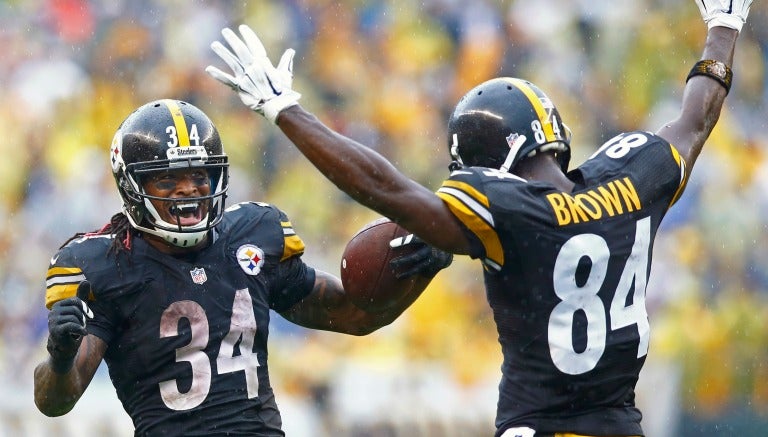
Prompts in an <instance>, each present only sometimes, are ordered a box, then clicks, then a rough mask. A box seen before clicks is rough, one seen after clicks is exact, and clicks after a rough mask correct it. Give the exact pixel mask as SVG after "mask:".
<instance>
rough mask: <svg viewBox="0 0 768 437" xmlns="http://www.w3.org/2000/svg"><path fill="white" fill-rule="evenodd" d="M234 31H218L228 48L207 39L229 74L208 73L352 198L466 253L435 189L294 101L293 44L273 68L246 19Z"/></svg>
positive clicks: (213, 69)
mask: <svg viewBox="0 0 768 437" xmlns="http://www.w3.org/2000/svg"><path fill="white" fill-rule="evenodd" d="M238 29H239V31H240V35H239V36H238V35H237V34H236V33H235V32H234V31H232V30H231V29H229V28H225V29H222V36H223V38H224V40H225V42H226V44H227V45H228V46H229V47H227V45H224V44H223V43H221V42H220V41H214V42H213V43H212V44H211V49H213V51H214V52H215V53H216V54H218V55H219V57H220V58H221V59H222V60H223V61H224V63H225V64H227V66H228V67H229V70H230V71H231V73H230V72H225V71H222V70H220V69H219V68H218V67H216V66H213V65H209V66H208V67H207V68H206V69H205V71H207V72H208V74H210V75H211V76H212V77H213V78H214V79H216V80H217V81H219V82H221V83H222V84H224V85H226V86H227V87H229V88H231V89H232V90H234V91H236V92H237V93H238V95H239V96H240V99H241V100H242V102H243V104H245V105H246V106H247V107H248V108H250V109H251V110H253V111H255V112H257V113H259V114H261V115H263V116H264V117H265V118H266V119H267V120H269V122H270V123H274V124H277V125H279V127H280V129H282V131H283V133H285V135H286V136H287V137H288V138H289V139H290V140H291V141H292V142H293V143H294V144H295V145H296V146H297V147H298V148H299V150H300V151H301V152H302V153H303V154H304V155H305V156H306V157H307V158H308V159H309V160H310V161H311V162H312V164H314V165H315V167H317V169H318V170H320V172H321V173H323V175H325V177H327V178H328V179H329V180H331V182H333V183H334V184H336V186H337V187H339V188H340V189H341V190H342V191H344V192H346V193H347V194H349V195H350V196H351V197H352V198H354V199H355V200H357V201H358V202H359V203H361V204H363V205H365V206H367V207H368V208H371V209H373V210H374V211H376V212H378V213H380V214H382V215H384V216H386V217H389V218H390V219H392V221H394V222H396V223H398V224H399V225H401V226H403V227H404V228H406V229H408V230H409V231H410V232H413V233H414V234H416V235H418V236H419V237H421V238H422V239H423V240H424V241H426V242H427V243H429V244H431V245H432V246H435V247H437V248H439V249H442V250H445V251H448V252H452V253H458V254H467V253H469V241H468V240H467V238H466V237H465V236H464V234H463V232H461V229H460V225H459V222H458V221H457V220H456V219H455V218H454V216H453V214H452V213H451V212H450V210H449V209H448V207H447V206H446V205H445V204H443V201H442V200H440V198H439V197H437V195H435V193H433V192H431V191H430V190H428V189H427V188H425V187H423V186H421V185H420V184H418V183H416V182H415V181H413V180H411V179H410V178H408V177H406V176H405V175H403V174H402V173H400V172H399V171H398V170H397V169H396V168H395V167H394V166H393V165H392V164H391V163H390V162H389V161H387V160H386V159H385V158H384V157H383V156H381V155H379V154H378V153H376V152H375V151H373V150H371V149H370V148H368V147H365V146H363V145H361V144H358V143H357V142H355V141H353V140H351V139H349V138H347V137H345V136H343V135H341V134H339V133H337V132H334V131H333V130H331V129H329V128H328V127H327V126H325V125H324V124H322V123H321V122H320V121H319V120H317V118H315V117H314V116H313V115H312V114H310V113H308V112H306V111H304V110H303V109H302V108H301V107H300V106H299V105H298V100H299V98H300V97H301V94H299V93H298V92H296V91H295V90H293V88H292V84H293V56H294V53H295V52H294V51H293V49H288V50H286V51H285V52H284V53H283V56H282V57H281V58H280V61H279V62H278V64H277V66H276V67H275V66H273V65H272V62H271V61H270V60H269V58H268V57H267V53H266V50H265V48H264V45H263V44H262V43H261V40H260V39H259V37H258V36H257V35H256V33H255V32H254V31H253V30H252V29H251V28H250V27H249V26H247V25H241V26H239V28H238ZM339 80H342V81H343V80H344V78H339ZM425 153H427V151H426V150H425Z"/></svg>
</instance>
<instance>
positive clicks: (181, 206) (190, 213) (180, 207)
mask: <svg viewBox="0 0 768 437" xmlns="http://www.w3.org/2000/svg"><path fill="white" fill-rule="evenodd" d="M168 212H169V213H170V214H171V217H173V218H174V219H175V221H176V224H178V225H181V226H191V225H196V224H198V223H200V221H201V220H202V219H203V208H202V207H201V205H200V203H198V202H190V203H174V204H173V205H171V207H170V208H168Z"/></svg>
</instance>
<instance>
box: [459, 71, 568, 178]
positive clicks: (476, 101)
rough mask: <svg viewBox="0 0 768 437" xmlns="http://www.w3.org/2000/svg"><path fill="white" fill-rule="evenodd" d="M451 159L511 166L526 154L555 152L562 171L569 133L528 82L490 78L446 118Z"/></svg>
mask: <svg viewBox="0 0 768 437" xmlns="http://www.w3.org/2000/svg"><path fill="white" fill-rule="evenodd" d="M448 141H449V147H450V154H451V158H452V159H453V160H454V162H456V163H458V164H459V165H462V166H479V167H489V168H496V169H501V170H503V171H508V170H511V169H513V168H514V167H515V165H516V164H517V163H518V162H520V160H522V159H523V158H525V157H528V156H533V155H535V154H536V153H538V152H542V151H554V152H555V153H557V159H558V161H559V163H560V166H561V168H562V169H563V171H567V170H568V163H569V161H570V157H571V151H570V142H571V132H570V130H569V129H568V127H567V126H566V125H565V124H564V123H563V121H562V119H561V118H560V113H559V112H558V111H557V108H556V107H555V105H554V104H553V103H552V100H550V98H549V97H548V96H547V95H546V94H544V92H543V91H541V90H540V89H539V88H538V87H537V86H536V85H534V84H532V83H531V82H528V81H526V80H522V79H517V78H511V77H504V78H496V79H491V80H488V81H486V82H483V83H481V84H480V85H478V86H476V87H475V88H473V89H471V90H470V91H469V92H468V93H467V94H465V95H464V97H462V98H461V100H459V103H458V104H457V105H456V108H455V109H454V111H453V114H451V117H450V119H449V120H448Z"/></svg>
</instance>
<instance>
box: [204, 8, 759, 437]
mask: <svg viewBox="0 0 768 437" xmlns="http://www.w3.org/2000/svg"><path fill="white" fill-rule="evenodd" d="M696 3H697V5H698V6H699V8H700V11H701V13H702V17H703V18H704V20H705V22H706V23H707V25H708V26H707V27H708V33H707V38H706V42H705V44H704V50H703V54H702V57H701V60H700V61H699V62H697V63H695V65H694V67H693V68H692V69H691V71H690V73H689V75H688V78H687V84H686V86H685V90H684V95H683V99H682V107H681V111H680V114H679V116H678V117H677V118H676V119H674V120H672V121H670V122H668V123H666V124H665V125H664V126H662V127H661V128H660V129H659V130H657V131H656V132H655V133H653V132H647V131H642V130H638V131H632V132H625V133H622V134H620V135H617V136H616V137H614V138H611V139H610V140H608V141H607V142H606V143H605V144H603V145H602V146H601V147H600V148H599V149H597V151H596V152H595V153H594V154H593V155H592V156H591V157H589V159H587V160H586V162H584V163H583V164H581V165H580V166H578V167H576V168H574V169H572V170H570V171H569V170H568V164H569V158H570V147H571V137H570V131H569V129H568V128H567V127H566V125H565V124H564V123H563V120H562V118H561V116H560V114H559V112H558V111H557V109H556V108H555V106H554V104H553V103H552V101H551V100H550V99H549V98H548V97H547V96H546V94H544V93H543V92H542V91H541V90H540V89H539V88H537V87H536V86H535V85H533V84H532V83H530V82H528V81H525V80H521V79H516V78H497V79H493V80H489V81H487V82H484V83H482V84H480V85H478V86H477V87H476V88H474V89H472V90H470V91H469V92H468V93H467V94H466V95H465V96H464V97H463V98H462V99H461V100H460V101H459V103H458V104H457V106H456V108H455V110H454V112H453V114H452V116H451V118H450V120H449V123H448V134H449V135H448V140H449V150H450V156H451V158H452V159H453V163H452V165H451V170H452V172H451V174H450V177H449V178H448V179H447V180H445V181H444V182H443V184H442V186H441V187H440V188H439V190H438V191H437V193H433V192H432V191H430V190H428V189H427V188H425V187H423V186H421V185H419V184H417V183H416V182H414V181H413V180H411V179H409V178H407V177H406V176H404V175H403V174H401V173H400V172H398V171H397V170H396V169H395V168H394V167H393V166H392V165H391V164H390V163H389V162H388V161H386V160H385V159H384V158H383V157H382V156H381V155H379V154H377V153H376V152H374V151H373V150H372V149H370V148H368V147H364V146H362V145H360V144H358V143H356V142H354V141H353V140H350V139H348V138H345V137H344V136H342V135H340V134H338V133H336V132H334V131H332V130H330V129H329V128H328V127H326V126H325V125H323V124H322V123H321V122H320V121H318V120H317V119H316V118H315V117H314V116H313V115H312V114H310V113H308V112H307V111H305V110H304V109H302V108H301V107H300V106H299V105H298V99H299V97H300V95H299V93H297V92H296V91H294V90H293V89H292V80H293V66H292V58H293V54H294V53H293V50H291V49H289V50H287V51H286V52H285V54H284V55H283V57H282V58H281V60H280V62H279V63H278V65H277V67H274V66H273V64H272V63H271V62H270V60H269V59H268V57H267V55H266V52H265V50H264V47H263V46H262V44H261V42H260V41H259V39H258V37H257V36H256V35H255V33H254V32H253V31H252V30H251V29H250V28H248V27H247V26H241V27H240V36H238V35H237V34H235V33H234V32H233V31H231V30H229V29H224V30H223V31H222V35H223V36H224V39H225V41H226V42H227V44H228V45H229V48H227V47H226V46H224V45H223V44H222V43H220V42H218V41H216V42H214V43H213V44H212V45H211V47H212V49H213V50H214V51H215V52H216V53H217V54H218V55H219V56H220V57H221V58H222V59H223V60H224V62H225V63H226V64H227V65H228V66H229V67H230V68H231V70H232V74H229V73H225V72H223V71H221V70H219V69H218V68H217V67H214V66H209V67H208V68H207V69H206V71H208V73H209V74H211V76H213V78H214V79H216V80H218V81H220V82H222V83H224V84H225V85H227V86H229V87H231V88H233V89H234V90H235V91H237V92H238V93H239V95H240V97H241V100H242V101H243V103H244V104H245V105H246V106H248V107H249V108H251V109H252V110H254V111H256V112H257V113H260V114H262V115H264V116H265V117H266V118H267V120H269V121H270V122H272V123H274V124H277V125H278V126H279V128H280V129H281V130H282V131H283V133H284V134H285V135H286V136H287V137H288V138H289V139H290V140H291V141H292V142H293V143H294V144H295V145H296V146H297V147H298V149H299V150H300V151H301V152H302V153H303V154H304V155H305V156H306V157H307V158H308V159H309V160H310V161H311V162H312V163H313V164H314V165H315V166H316V167H317V168H318V169H319V170H320V171H321V172H322V173H323V174H324V175H325V176H326V177H328V178H329V179H330V180H331V181H332V182H333V183H334V184H336V185H337V186H338V187H339V188H341V189H342V190H344V191H345V192H347V193H348V194H349V195H351V196H352V197H353V198H355V199H356V200H357V201H358V202H360V203H362V204H364V205H366V206H368V207H370V208H371V209H374V210H376V211H378V212H379V213H381V214H383V215H385V216H387V217H389V218H391V219H392V220H393V221H395V222H397V223H399V224H401V225H402V226H404V227H405V228H406V229H408V230H410V231H411V232H413V233H414V234H416V235H418V236H420V237H421V238H423V239H424V240H425V241H427V242H429V243H430V244H433V245H434V246H436V247H439V248H441V249H444V250H447V251H450V252H452V253H455V254H467V255H469V256H471V257H472V258H476V259H479V260H480V261H481V262H482V266H483V269H484V275H485V286H486V291H487V298H488V301H489V303H490V306H491V308H492V310H493V314H494V318H495V321H496V325H497V329H498V334H499V342H500V343H501V350H502V353H503V363H502V378H501V382H500V385H499V400H498V408H497V418H496V428H497V431H496V436H497V437H498V436H504V437H511V436H526V437H530V436H533V435H536V436H552V435H568V436H573V435H580V436H634V435H642V434H643V430H642V427H641V413H640V411H639V410H638V409H637V408H636V406H635V394H634V389H635V384H636V382H637V380H638V375H639V373H640V369H641V367H642V365H643V362H644V361H645V357H646V354H647V352H648V344H649V323H648V315H647V313H646V307H645V287H646V283H647V280H648V277H649V274H650V272H649V269H650V266H651V254H652V249H653V241H654V237H655V235H656V232H657V230H658V228H659V224H660V222H661V220H662V219H663V217H664V215H665V214H666V212H667V210H668V209H669V208H670V207H671V206H672V205H673V204H674V203H675V201H676V200H677V199H678V198H679V197H680V195H681V193H682V191H683V189H684V188H685V185H686V181H687V180H688V177H689V175H690V172H691V168H692V166H693V164H694V162H695V161H696V158H697V157H698V155H699V153H700V152H701V149H702V146H703V145H704V142H705V141H706V139H707V137H708V136H709V134H710V132H711V130H712V129H713V127H714V126H715V123H716V122H717V120H718V117H719V115H720V111H721V107H722V105H723V101H724V99H725V97H726V94H727V93H728V90H729V88H730V85H731V70H730V65H731V64H732V61H733V54H734V49H735V45H736V40H737V36H738V34H739V32H740V30H741V27H742V25H743V24H744V22H745V20H746V17H747V14H748V11H749V6H750V4H751V3H752V2H751V0H735V1H728V0H697V1H696Z"/></svg>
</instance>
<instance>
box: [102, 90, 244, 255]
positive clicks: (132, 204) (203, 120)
mask: <svg viewBox="0 0 768 437" xmlns="http://www.w3.org/2000/svg"><path fill="white" fill-rule="evenodd" d="M110 149H111V150H110V160H111V165H112V173H113V175H114V177H115V182H116V183H117V189H118V191H119V193H120V197H121V199H122V201H123V212H124V213H125V215H126V216H127V217H128V220H129V221H130V223H131V226H133V227H134V228H135V229H138V230H140V231H143V232H147V233H150V234H153V235H157V236H159V237H162V238H163V239H164V240H165V241H167V242H168V243H170V244H173V245H175V246H179V247H192V246H195V245H196V244H198V243H199V242H200V241H202V239H203V238H204V237H205V235H206V233H207V232H208V231H209V230H210V229H212V228H213V227H214V226H216V225H217V224H218V223H219V222H220V221H221V219H222V218H223V212H224V208H225V206H224V200H225V198H226V192H227V188H228V168H229V163H228V158H227V155H226V154H225V153H224V148H223V146H222V144H221V139H220V137H219V133H218V131H217V130H216V127H215V126H214V125H213V122H211V120H210V119H209V118H208V116H207V115H205V114H204V113H203V112H202V111H201V110H200V109H198V108H197V107H195V106H193V105H191V104H189V103H187V102H183V101H180V100H171V99H164V100H156V101H154V102H150V103H147V104H145V105H143V106H141V107H139V108H138V109H136V110H135V111H134V112H133V113H131V114H130V115H129V116H128V117H127V118H126V119H125V120H124V121H123V122H122V124H121V125H120V127H119V128H118V130H117V132H116V133H115V136H114V138H113V140H112V144H111V146H110ZM187 168H189V169H202V170H205V172H206V173H207V175H208V178H209V182H210V186H211V192H210V194H208V195H206V196H200V197H189V198H180V199H169V198H157V197H154V196H151V195H149V194H147V193H146V192H145V190H144V186H143V182H144V181H146V180H148V179H150V178H152V177H153V176H154V175H157V174H160V173H164V172H167V171H169V170H178V169H187ZM152 200H156V201H157V200H159V201H163V202H165V203H171V204H172V206H171V207H170V210H171V211H175V215H176V217H177V220H176V223H169V222H167V221H165V220H163V219H162V218H161V216H160V212H159V211H157V209H156V207H155V205H153V203H152ZM190 208H195V209H199V211H200V215H201V216H202V217H201V220H199V221H198V222H197V223H195V224H187V225H185V224H182V221H181V220H178V214H179V211H186V210H189V209H190Z"/></svg>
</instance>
